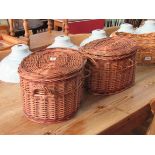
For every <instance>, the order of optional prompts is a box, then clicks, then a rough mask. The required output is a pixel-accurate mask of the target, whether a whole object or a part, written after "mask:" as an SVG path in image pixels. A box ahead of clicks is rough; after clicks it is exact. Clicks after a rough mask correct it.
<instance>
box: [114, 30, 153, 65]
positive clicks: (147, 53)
mask: <svg viewBox="0 0 155 155" xmlns="http://www.w3.org/2000/svg"><path fill="white" fill-rule="evenodd" d="M112 36H122V37H124V36H126V37H129V38H131V39H132V40H134V41H135V42H136V43H137V46H138V50H137V55H136V61H137V64H155V33H147V34H130V33H123V32H115V33H114V34H112Z"/></svg>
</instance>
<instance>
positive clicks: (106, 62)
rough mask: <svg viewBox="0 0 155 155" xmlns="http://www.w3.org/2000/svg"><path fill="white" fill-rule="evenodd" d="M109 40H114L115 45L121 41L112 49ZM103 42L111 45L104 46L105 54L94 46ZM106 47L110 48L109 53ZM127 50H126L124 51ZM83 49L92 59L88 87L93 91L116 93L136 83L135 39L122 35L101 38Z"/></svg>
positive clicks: (97, 92)
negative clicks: (122, 36) (121, 36)
mask: <svg viewBox="0 0 155 155" xmlns="http://www.w3.org/2000/svg"><path fill="white" fill-rule="evenodd" d="M109 40H110V42H112V41H113V44H114V45H118V43H116V42H119V46H118V48H117V47H116V46H114V48H113V49H112V46H111V44H108V42H109ZM121 41H122V42H121ZM105 42H106V43H105ZM102 43H103V46H105V45H106V46H109V47H103V48H102V49H104V50H103V55H102V50H99V51H98V49H97V48H94V47H93V46H94V45H98V44H100V46H101V44H102ZM121 44H122V47H121ZM122 48H123V49H122ZM87 49H88V50H87ZM90 49H91V50H92V52H91V50H90ZM94 49H95V50H94ZM100 49H101V48H100ZM106 49H108V50H107V53H106ZM110 50H111V51H110ZM125 50H126V52H124V51H125ZM81 51H82V53H84V55H85V56H86V57H88V59H89V60H90V61H91V63H90V62H88V63H87V66H88V69H89V70H90V72H91V76H90V77H89V78H88V81H87V82H88V89H89V91H91V92H92V93H94V94H104V95H110V94H115V93H118V92H120V91H123V90H124V89H127V88H129V87H131V86H132V85H133V84H134V81H135V55H136V47H135V44H134V42H133V41H131V40H129V39H127V38H122V39H121V38H120V37H114V38H111V39H101V40H97V41H94V42H92V43H90V44H87V45H86V46H85V47H84V48H83V49H81ZM112 54H113V55H112Z"/></svg>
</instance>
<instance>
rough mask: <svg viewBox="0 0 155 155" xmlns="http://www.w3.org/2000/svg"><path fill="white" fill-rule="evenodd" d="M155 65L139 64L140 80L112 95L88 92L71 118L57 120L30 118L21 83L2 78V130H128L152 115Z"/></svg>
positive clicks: (0, 92)
mask: <svg viewBox="0 0 155 155" xmlns="http://www.w3.org/2000/svg"><path fill="white" fill-rule="evenodd" d="M153 98H155V67H154V66H148V67H147V66H146V67H141V66H139V67H137V71H136V84H135V86H133V87H132V88H130V89H128V90H126V91H124V92H121V93H119V94H116V95H111V96H108V97H104V96H93V95H90V94H87V93H86V95H85V100H84V101H83V102H82V104H81V107H80V109H79V111H78V112H77V114H76V115H75V116H74V118H72V119H71V120H68V121H66V122H62V123H56V124H46V125H45V124H37V123H33V122H31V121H29V120H28V119H27V118H26V117H25V116H24V114H23V111H22V99H21V94H20V89H19V85H18V84H9V83H4V82H0V134H93V135H95V134H127V133H129V132H130V131H131V130H133V129H134V128H137V127H138V126H140V125H141V124H142V123H144V121H146V120H147V119H148V118H149V117H150V116H151V110H150V106H149V102H150V101H151V100H152V99H153Z"/></svg>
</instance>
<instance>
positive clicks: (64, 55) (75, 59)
mask: <svg viewBox="0 0 155 155" xmlns="http://www.w3.org/2000/svg"><path fill="white" fill-rule="evenodd" d="M83 65H84V58H83V57H82V55H81V54H80V53H78V52H77V51H76V50H72V49H67V48H53V49H45V50H43V51H40V52H35V53H33V54H31V55H30V56H28V57H27V58H26V59H24V60H23V61H22V63H21V65H20V67H19V73H20V76H23V77H27V78H28V79H34V78H41V79H42V78H43V79H44V80H46V79H48V78H56V77H63V76H65V75H67V74H71V73H74V72H76V71H78V70H80V69H81V68H82V67H83Z"/></svg>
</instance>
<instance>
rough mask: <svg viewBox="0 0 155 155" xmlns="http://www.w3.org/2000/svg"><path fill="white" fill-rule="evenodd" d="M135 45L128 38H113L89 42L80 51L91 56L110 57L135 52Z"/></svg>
mask: <svg viewBox="0 0 155 155" xmlns="http://www.w3.org/2000/svg"><path fill="white" fill-rule="evenodd" d="M135 45H136V44H135V42H134V41H133V40H131V39H129V38H128V37H119V36H115V37H110V38H104V39H99V40H95V41H93V42H90V43H88V44H86V45H85V46H84V47H83V48H81V50H82V51H84V52H85V53H87V54H91V55H98V56H105V57H111V56H121V55H127V54H130V53H132V52H135V49H136V46H135Z"/></svg>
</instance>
